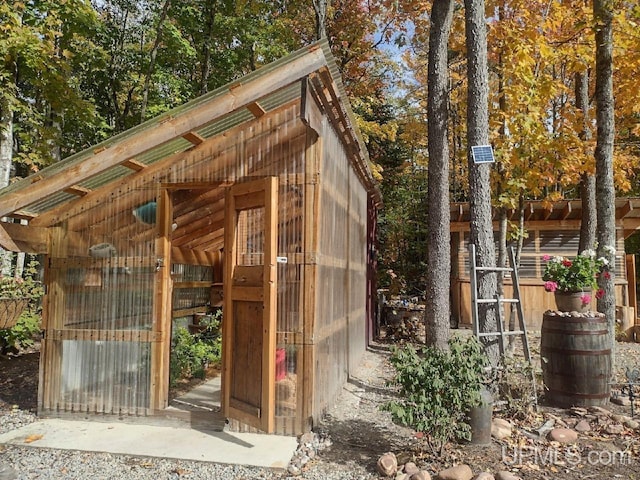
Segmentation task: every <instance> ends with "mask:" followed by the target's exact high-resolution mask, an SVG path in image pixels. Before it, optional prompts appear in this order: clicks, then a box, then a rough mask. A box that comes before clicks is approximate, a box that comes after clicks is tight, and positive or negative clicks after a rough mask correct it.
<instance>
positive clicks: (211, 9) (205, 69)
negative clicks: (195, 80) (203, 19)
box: [200, 0, 218, 95]
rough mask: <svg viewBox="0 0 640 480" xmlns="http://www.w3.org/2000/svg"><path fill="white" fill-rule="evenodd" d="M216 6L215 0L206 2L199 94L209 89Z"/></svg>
mask: <svg viewBox="0 0 640 480" xmlns="http://www.w3.org/2000/svg"><path fill="white" fill-rule="evenodd" d="M217 6H218V1H217V0H213V1H212V2H207V7H208V8H207V24H206V30H205V32H204V33H205V37H204V42H203V44H202V65H201V69H200V76H201V77H202V78H201V81H202V83H201V84H200V95H204V94H205V93H207V92H208V91H209V76H210V75H211V48H212V46H213V30H214V27H215V22H216V12H217V8H216V7H217Z"/></svg>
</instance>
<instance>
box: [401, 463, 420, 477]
mask: <svg viewBox="0 0 640 480" xmlns="http://www.w3.org/2000/svg"><path fill="white" fill-rule="evenodd" d="M419 471H420V469H419V468H418V467H417V466H416V464H415V463H413V462H407V463H405V464H404V473H406V474H407V475H409V476H411V475H413V474H414V473H418V472H419Z"/></svg>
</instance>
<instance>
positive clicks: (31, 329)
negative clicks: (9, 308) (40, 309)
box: [0, 310, 40, 355]
mask: <svg viewBox="0 0 640 480" xmlns="http://www.w3.org/2000/svg"><path fill="white" fill-rule="evenodd" d="M39 332H40V315H39V314H38V313H36V312H33V311H31V310H25V311H24V312H22V315H20V318H19V319H18V322H17V323H16V324H15V325H14V326H13V328H10V329H8V330H0V353H1V354H2V355H6V354H7V353H14V354H16V353H19V352H20V350H21V349H24V348H28V347H32V346H33V345H34V343H35V340H34V339H35V337H36V335H37V334H38V333H39Z"/></svg>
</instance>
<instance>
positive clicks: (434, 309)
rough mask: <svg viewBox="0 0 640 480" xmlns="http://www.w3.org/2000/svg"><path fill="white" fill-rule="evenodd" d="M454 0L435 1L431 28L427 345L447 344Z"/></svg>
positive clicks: (439, 345)
mask: <svg viewBox="0 0 640 480" xmlns="http://www.w3.org/2000/svg"><path fill="white" fill-rule="evenodd" d="M452 17H453V0H434V2H433V7H432V10H431V30H430V32H429V67H428V70H429V72H428V105H427V115H428V118H429V123H428V149H429V166H428V168H429V170H428V173H429V175H428V200H429V202H428V205H429V212H428V216H427V226H428V231H429V233H428V239H427V242H428V244H427V249H428V252H429V255H428V259H427V268H428V271H429V272H431V273H432V275H429V276H428V279H427V285H426V307H425V329H426V342H427V344H428V345H432V346H435V347H437V348H440V349H446V348H448V341H449V328H450V317H451V306H450V303H449V290H450V283H449V282H450V274H451V242H450V235H451V234H450V225H449V224H450V215H451V214H450V211H449V140H448V129H447V126H448V122H449V108H448V105H449V88H448V87H449V64H448V61H447V60H448V58H447V53H448V48H447V47H448V41H449V32H450V30H451V20H452Z"/></svg>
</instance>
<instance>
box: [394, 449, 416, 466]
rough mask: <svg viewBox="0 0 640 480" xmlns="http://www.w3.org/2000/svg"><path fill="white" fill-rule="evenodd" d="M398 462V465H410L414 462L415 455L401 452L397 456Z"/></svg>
mask: <svg viewBox="0 0 640 480" xmlns="http://www.w3.org/2000/svg"><path fill="white" fill-rule="evenodd" d="M396 460H398V465H403V464H405V463H409V462H412V461H413V454H411V453H410V452H400V453H397V454H396Z"/></svg>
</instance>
